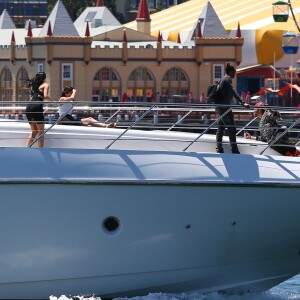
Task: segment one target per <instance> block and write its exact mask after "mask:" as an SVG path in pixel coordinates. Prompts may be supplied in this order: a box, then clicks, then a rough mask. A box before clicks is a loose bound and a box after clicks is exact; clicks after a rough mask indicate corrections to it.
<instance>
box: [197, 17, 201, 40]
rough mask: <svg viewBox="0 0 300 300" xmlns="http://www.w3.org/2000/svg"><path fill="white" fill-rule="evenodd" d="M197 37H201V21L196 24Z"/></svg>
mask: <svg viewBox="0 0 300 300" xmlns="http://www.w3.org/2000/svg"><path fill="white" fill-rule="evenodd" d="M197 38H202V32H201V22H200V21H199V22H198V24H197Z"/></svg>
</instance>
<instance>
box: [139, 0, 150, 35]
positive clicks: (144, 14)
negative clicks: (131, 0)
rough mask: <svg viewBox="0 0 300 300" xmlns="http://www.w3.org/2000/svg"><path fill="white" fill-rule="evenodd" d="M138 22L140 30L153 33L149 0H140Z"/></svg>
mask: <svg viewBox="0 0 300 300" xmlns="http://www.w3.org/2000/svg"><path fill="white" fill-rule="evenodd" d="M136 22H137V30H138V31H140V32H143V33H146V34H149V35H150V34H151V25H150V24H151V19H150V13H149V8H148V2H147V0H140V4H139V9H138V13H137V17H136Z"/></svg>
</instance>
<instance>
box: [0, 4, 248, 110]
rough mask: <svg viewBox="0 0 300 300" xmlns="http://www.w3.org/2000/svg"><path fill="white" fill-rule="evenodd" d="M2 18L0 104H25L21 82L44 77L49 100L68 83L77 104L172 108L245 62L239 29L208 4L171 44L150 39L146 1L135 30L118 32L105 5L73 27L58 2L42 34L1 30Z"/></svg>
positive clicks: (39, 31)
mask: <svg viewBox="0 0 300 300" xmlns="http://www.w3.org/2000/svg"><path fill="white" fill-rule="evenodd" d="M98 3H99V2H98ZM0 20H1V22H0V36H1V39H0V97H1V98H0V101H1V102H9V101H17V102H22V101H28V100H29V93H28V89H27V88H26V87H24V81H25V80H26V79H28V78H30V77H32V76H34V75H35V74H36V72H38V71H44V72H46V74H47V81H48V82H49V84H50V95H51V97H52V99H54V100H57V99H58V98H59V97H60V94H61V90H62V89H63V88H64V87H65V86H67V85H71V86H74V87H75V88H76V89H77V91H78V92H77V97H76V98H77V99H78V100H80V101H95V102H101V101H109V100H112V101H122V100H124V101H126V100H128V99H129V100H132V101H153V102H155V101H157V102H164V101H168V102H170V101H171V102H172V101H175V100H174V99H175V98H174V95H176V96H178V97H177V98H176V99H177V100H178V101H190V102H196V103H199V101H200V99H202V100H203V95H204V93H205V92H206V89H207V86H208V85H209V84H211V83H212V82H214V81H216V80H219V79H220V78H221V77H222V76H223V75H224V68H225V65H226V63H231V64H232V65H234V66H238V65H239V64H240V63H241V60H242V46H243V42H244V39H243V37H242V36H241V34H240V31H239V30H237V33H236V36H234V37H230V36H229V35H228V33H227V32H226V30H225V29H224V27H223V25H222V23H221V21H220V19H219V18H218V16H217V14H216V12H215V10H214V8H213V6H212V5H211V3H210V2H207V3H206V5H205V7H204V9H203V10H202V11H199V18H198V19H197V20H196V22H195V24H194V26H193V28H192V30H191V31H190V35H189V37H188V39H187V40H186V41H185V42H184V43H182V42H181V40H180V35H178V38H177V41H176V42H173V41H167V40H165V39H164V36H163V35H162V34H158V35H157V36H153V35H151V18H150V14H149V10H148V5H147V1H146V0H141V1H140V5H139V10H138V13H137V18H136V24H137V29H131V28H128V27H126V26H122V25H121V24H120V23H119V22H118V21H117V20H116V19H115V18H114V16H113V15H112V14H111V13H110V11H109V10H108V9H107V8H106V7H104V6H96V7H87V8H86V9H85V10H84V11H83V13H82V14H81V15H80V16H79V17H78V19H77V20H75V22H73V21H72V20H71V18H70V16H69V15H68V13H67V11H66V9H65V7H64V5H63V3H62V1H57V3H56V5H55V7H54V8H53V10H52V12H51V14H50V15H49V17H48V19H47V21H46V22H45V25H44V26H43V27H42V28H33V27H32V25H31V22H30V20H29V21H28V22H27V23H26V27H25V28H20V29H19V28H15V27H14V28H10V27H9V25H8V26H4V25H5V24H11V23H12V21H11V19H10V17H9V15H8V14H7V12H5V13H4V15H3V14H2V16H1V18H0ZM237 24H238V22H237ZM10 26H11V25H10ZM8 27H9V28H8ZM11 27H12V26H11ZM177 100H176V101H177ZM2 106H3V105H2Z"/></svg>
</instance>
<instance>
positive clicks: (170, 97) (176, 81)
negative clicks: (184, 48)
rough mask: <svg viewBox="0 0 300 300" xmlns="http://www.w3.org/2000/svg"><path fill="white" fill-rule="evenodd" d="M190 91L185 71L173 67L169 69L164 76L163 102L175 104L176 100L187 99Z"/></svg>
mask: <svg viewBox="0 0 300 300" xmlns="http://www.w3.org/2000/svg"><path fill="white" fill-rule="evenodd" d="M189 91H190V82H189V79H188V76H187V74H186V73H185V71H184V70H183V69H181V68H179V67H173V68H171V69H169V70H168V71H167V72H166V73H165V75H164V76H163V81H162V91H161V101H162V102H173V101H174V99H187V97H188V94H189ZM174 96H175V97H174ZM176 96H182V97H176ZM175 101H176V100H175Z"/></svg>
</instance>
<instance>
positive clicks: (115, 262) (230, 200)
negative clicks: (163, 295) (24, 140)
mask: <svg viewBox="0 0 300 300" xmlns="http://www.w3.org/2000/svg"><path fill="white" fill-rule="evenodd" d="M0 163H1V166H2V167H1V170H0V192H1V201H0V207H1V209H0V212H1V218H0V226H1V228H2V230H1V233H0V236H1V245H2V246H1V249H0V257H1V258H0V298H1V299H24V298H28V299H48V298H49V296H50V295H57V296H58V295H61V294H67V295H69V294H70V295H78V294H81V295H82V294H94V295H99V296H102V297H113V296H133V295H138V294H141V295H142V294H147V293H148V292H155V291H159V292H181V291H188V290H201V291H216V290H220V289H234V288H238V289H240V290H245V289H247V288H249V287H251V288H254V289H258V290H265V289H267V288H269V287H272V286H274V285H276V284H277V283H279V282H282V281H284V280H285V279H288V278H290V277H292V276H294V275H296V274H297V273H299V270H300V255H299V250H300V226H299V213H300V201H299V199H298V198H299V188H300V180H299V177H300V164H299V159H298V158H292V157H267V156H252V155H231V154H224V155H219V154H212V153H202V154H201V153H200V154H196V153H182V152H167V151H164V152H159V151H150V152H147V151H123V150H78V149H28V148H27V149H26V148H2V149H1V155H0ZM245 169H247V172H245ZM109 217H115V218H117V219H118V220H119V227H118V228H117V230H116V231H113V232H108V231H107V230H106V229H105V228H104V225H103V222H104V220H106V219H107V218H109Z"/></svg>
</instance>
